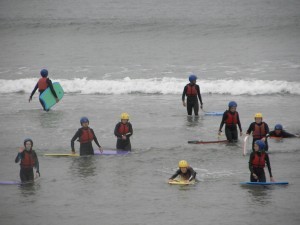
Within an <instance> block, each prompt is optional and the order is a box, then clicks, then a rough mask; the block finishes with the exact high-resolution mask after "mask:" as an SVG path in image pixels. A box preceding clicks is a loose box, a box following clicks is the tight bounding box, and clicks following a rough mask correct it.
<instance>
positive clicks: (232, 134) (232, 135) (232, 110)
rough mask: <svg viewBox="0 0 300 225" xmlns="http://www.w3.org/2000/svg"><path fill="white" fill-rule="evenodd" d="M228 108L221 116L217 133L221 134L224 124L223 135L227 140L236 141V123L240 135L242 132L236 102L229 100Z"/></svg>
mask: <svg viewBox="0 0 300 225" xmlns="http://www.w3.org/2000/svg"><path fill="white" fill-rule="evenodd" d="M228 107H229V108H228V110H226V111H225V112H224V114H223V118H222V121H221V124H220V128H219V132H218V135H221V132H222V127H223V125H224V124H226V125H225V135H226V138H227V140H228V141H229V142H237V140H238V131H237V125H238V126H239V129H240V136H242V135H243V133H242V126H241V122H240V117H239V113H238V112H237V111H236V107H237V103H236V102H234V101H231V102H229V104H228Z"/></svg>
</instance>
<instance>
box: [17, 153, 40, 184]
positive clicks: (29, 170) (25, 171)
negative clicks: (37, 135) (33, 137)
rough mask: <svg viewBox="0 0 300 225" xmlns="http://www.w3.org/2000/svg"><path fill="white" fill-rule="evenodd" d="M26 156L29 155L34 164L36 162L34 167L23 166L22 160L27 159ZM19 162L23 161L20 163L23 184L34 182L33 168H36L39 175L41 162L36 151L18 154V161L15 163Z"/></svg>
mask: <svg viewBox="0 0 300 225" xmlns="http://www.w3.org/2000/svg"><path fill="white" fill-rule="evenodd" d="M25 154H27V156H28V157H29V158H30V160H32V162H34V163H33V164H34V165H33V166H30V165H28V166H25V165H23V164H22V160H24V159H25ZM19 161H21V163H20V179H21V181H22V182H28V181H33V180H34V173H33V168H34V167H35V168H36V172H37V173H39V160H38V157H37V155H36V152H35V151H34V150H31V151H26V150H24V151H23V152H21V153H18V155H17V157H16V159H15V163H18V162H19Z"/></svg>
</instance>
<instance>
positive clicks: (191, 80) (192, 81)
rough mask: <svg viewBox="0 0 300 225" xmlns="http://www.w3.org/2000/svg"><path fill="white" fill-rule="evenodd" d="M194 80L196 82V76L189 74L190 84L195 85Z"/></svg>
mask: <svg viewBox="0 0 300 225" xmlns="http://www.w3.org/2000/svg"><path fill="white" fill-rule="evenodd" d="M196 80H197V76H196V75H194V74H191V75H190V76H189V81H190V83H193V84H195V83H196Z"/></svg>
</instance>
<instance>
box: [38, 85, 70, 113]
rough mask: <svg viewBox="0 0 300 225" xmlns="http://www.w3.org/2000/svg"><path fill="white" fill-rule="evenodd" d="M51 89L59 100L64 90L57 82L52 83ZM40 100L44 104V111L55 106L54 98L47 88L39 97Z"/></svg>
mask: <svg viewBox="0 0 300 225" xmlns="http://www.w3.org/2000/svg"><path fill="white" fill-rule="evenodd" d="M53 88H54V90H55V93H56V95H57V97H58V99H59V100H61V99H62V97H63V96H64V90H63V89H62V87H61V85H60V84H59V83H58V82H54V83H53ZM40 100H41V101H42V102H43V103H44V105H45V109H46V110H49V109H50V108H51V107H52V106H54V105H55V104H56V100H55V97H54V96H53V94H52V92H51V89H50V87H48V88H47V89H46V90H45V91H44V92H43V93H42V94H41V95H40Z"/></svg>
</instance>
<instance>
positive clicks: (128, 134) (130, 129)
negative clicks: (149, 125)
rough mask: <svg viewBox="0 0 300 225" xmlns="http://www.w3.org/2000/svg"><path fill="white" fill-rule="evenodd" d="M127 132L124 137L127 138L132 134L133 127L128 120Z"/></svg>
mask: <svg viewBox="0 0 300 225" xmlns="http://www.w3.org/2000/svg"><path fill="white" fill-rule="evenodd" d="M128 128H129V133H127V134H126V137H127V138H129V137H130V136H131V135H132V134H133V129H132V125H131V123H129V122H128Z"/></svg>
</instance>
